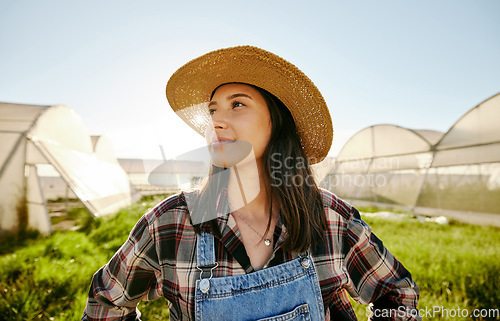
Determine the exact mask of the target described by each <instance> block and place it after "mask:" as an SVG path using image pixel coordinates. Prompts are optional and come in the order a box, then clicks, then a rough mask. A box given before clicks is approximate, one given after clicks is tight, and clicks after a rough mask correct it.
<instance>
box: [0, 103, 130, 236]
mask: <svg viewBox="0 0 500 321" xmlns="http://www.w3.org/2000/svg"><path fill="white" fill-rule="evenodd" d="M103 144H104V145H106V144H105V143H103ZM98 145H99V144H98V142H97V141H96V151H97V153H95V152H94V146H93V144H92V140H91V138H90V136H89V135H88V134H87V131H86V129H85V126H84V124H83V122H82V119H81V118H80V116H79V115H77V114H76V113H75V112H74V111H73V110H72V109H70V108H69V107H66V106H64V105H56V106H34V105H21V104H11V103H0V193H1V195H2V197H1V199H0V234H3V233H5V232H12V231H16V230H18V229H19V227H20V226H25V227H27V228H32V229H37V230H39V231H41V232H42V233H49V232H50V231H51V224H50V218H49V215H48V211H47V206H46V198H45V196H44V194H43V190H42V185H41V182H40V177H39V175H38V167H39V166H43V165H41V164H50V165H52V166H53V167H54V168H55V170H56V171H57V172H58V173H59V174H60V176H61V177H62V179H63V180H64V181H65V182H66V184H67V185H68V186H69V187H70V188H71V190H72V192H73V193H74V194H75V195H76V196H77V197H78V198H79V199H80V200H81V201H82V202H83V204H84V205H85V206H86V207H87V208H88V209H89V210H90V211H91V212H92V213H93V214H94V215H96V216H101V215H106V214H110V213H113V212H115V211H116V210H118V209H120V208H122V207H124V206H127V205H129V204H131V190H130V186H129V181H128V178H127V175H126V173H125V172H124V171H123V169H122V168H121V167H120V166H119V164H118V162H117V161H116V158H114V155H112V154H109V151H108V152H106V151H107V150H108V149H107V148H100V147H99V146H98ZM104 147H106V146H104ZM113 158H114V159H113Z"/></svg>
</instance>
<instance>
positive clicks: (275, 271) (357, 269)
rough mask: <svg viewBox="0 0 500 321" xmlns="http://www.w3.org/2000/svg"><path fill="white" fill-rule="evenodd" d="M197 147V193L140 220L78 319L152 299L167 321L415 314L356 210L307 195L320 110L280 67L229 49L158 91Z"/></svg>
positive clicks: (129, 313)
mask: <svg viewBox="0 0 500 321" xmlns="http://www.w3.org/2000/svg"><path fill="white" fill-rule="evenodd" d="M167 98H168V101H169V104H170V106H171V107H172V109H173V110H174V111H175V112H176V113H177V114H178V115H179V116H180V117H181V118H182V119H183V120H184V121H185V122H186V123H187V124H188V125H190V126H191V127H192V128H193V129H195V130H196V131H197V132H199V133H200V134H202V135H205V137H206V139H207V145H208V148H209V151H210V155H211V159H212V168H211V170H210V174H209V177H208V179H207V181H206V182H205V184H204V186H203V187H202V188H200V189H199V190H196V191H191V192H182V193H179V194H177V195H173V196H171V197H169V198H167V199H165V200H164V201H162V202H161V203H160V204H158V205H157V206H156V207H155V208H154V209H152V210H151V211H150V212H148V213H146V215H144V216H143V218H142V219H141V220H140V221H139V222H138V223H137V225H136V226H135V227H134V229H133V230H132V232H131V234H130V236H129V238H128V240H127V241H126V242H125V244H124V245H123V246H122V247H121V248H120V250H119V251H118V252H117V253H116V254H115V255H114V256H113V258H112V259H111V260H110V262H109V263H108V264H106V265H105V266H104V267H103V268H101V269H100V270H99V271H98V272H97V273H96V274H95V275H94V278H93V282H92V284H91V289H90V292H89V299H88V302H87V306H86V309H85V312H84V316H83V320H115V319H117V320H125V319H126V320H129V319H136V318H137V319H138V318H139V317H138V316H139V315H140V314H139V311H137V309H136V306H137V303H138V302H139V301H140V300H151V299H155V298H158V297H160V296H164V297H166V298H167V299H168V302H169V308H170V319H171V320H325V319H326V320H355V319H356V316H355V314H354V312H353V310H352V307H351V305H350V302H349V298H348V296H347V294H350V295H351V297H352V298H353V299H354V300H356V301H358V302H361V303H364V304H368V303H373V307H372V311H373V313H372V316H373V317H374V318H375V319H377V317H379V318H385V319H405V320H407V319H415V318H418V315H416V314H415V311H416V310H415V309H416V305H417V300H418V287H417V285H416V284H415V283H414V282H413V280H412V278H411V275H410V273H409V272H408V271H407V270H406V269H405V268H404V267H403V265H402V264H401V263H400V262H398V261H397V260H396V259H395V258H394V257H393V256H392V255H391V253H389V252H388V251H387V250H386V249H385V247H384V246H383V244H382V242H381V241H380V240H379V239H377V237H376V236H375V235H374V234H372V233H371V230H370V227H369V226H368V225H366V223H364V222H363V221H362V220H361V218H360V216H359V213H358V211H357V210H356V209H355V208H353V207H351V206H350V205H348V204H346V203H345V202H343V201H342V200H340V199H339V198H337V197H336V196H335V195H334V194H332V193H331V192H329V191H326V190H323V189H320V188H318V187H317V185H316V183H315V181H314V179H313V176H312V173H311V169H310V164H314V163H317V162H320V161H321V160H323V159H324V158H325V157H326V155H327V153H328V151H329V149H330V145H331V142H332V137H333V128H332V121H331V118H330V114H329V111H328V108H327V106H326V103H325V101H324V99H323V97H322V95H321V93H320V92H319V91H318V89H317V88H316V86H315V85H314V84H313V83H312V81H311V80H310V79H309V78H308V77H307V76H305V75H304V74H303V73H302V72H301V71H300V70H299V69H298V68H296V67H295V66H294V65H292V64H291V63H289V62H288V61H286V60H284V59H282V58H280V57H278V56H276V55H274V54H272V53H270V52H267V51H265V50H262V49H259V48H256V47H250V46H241V47H233V48H226V49H221V50H217V51H213V52H210V53H208V54H205V55H203V56H201V57H199V58H196V59H194V60H192V61H190V62H188V63H187V64H186V65H184V66H183V67H181V68H180V69H179V70H177V71H176V72H175V73H174V74H173V75H172V77H171V78H170V80H169V81H168V84H167Z"/></svg>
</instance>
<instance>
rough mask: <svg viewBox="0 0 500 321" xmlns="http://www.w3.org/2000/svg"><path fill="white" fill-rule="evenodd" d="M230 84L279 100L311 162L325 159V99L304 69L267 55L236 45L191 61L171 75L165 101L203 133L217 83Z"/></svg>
mask: <svg viewBox="0 0 500 321" xmlns="http://www.w3.org/2000/svg"><path fill="white" fill-rule="evenodd" d="M234 82H237V83H246V84H250V85H254V86H257V87H260V88H263V89H265V90H267V91H268V92H270V93H271V94H273V95H275V96H276V97H278V98H279V99H280V100H281V101H282V102H283V103H284V104H285V106H286V107H287V108H288V109H289V110H290V112H291V114H292V116H293V119H294V120H295V124H296V126H297V131H298V133H299V136H300V139H301V142H302V147H303V148H304V152H305V154H306V156H307V157H308V158H310V161H311V163H313V164H314V163H317V162H320V161H322V160H323V159H324V158H325V157H326V155H327V154H328V151H329V150H330V146H331V144H332V139H333V126H332V119H331V117H330V113H329V111H328V107H327V106H326V102H325V100H324V99H323V96H322V95H321V93H320V92H319V90H318V88H317V87H316V86H315V85H314V83H313V82H312V81H311V80H310V79H309V78H308V77H307V76H306V75H305V74H304V73H303V72H302V71H300V70H299V69H298V68H297V67H295V66H294V65H293V64H291V63H290V62H288V61H286V60H284V59H283V58H281V57H279V56H277V55H275V54H273V53H271V52H269V51H265V50H262V49H260V48H257V47H252V46H239V47H231V48H225V49H220V50H215V51H212V52H209V53H207V54H205V55H203V56H201V57H198V58H196V59H193V60H191V61H190V62H188V63H187V64H185V65H184V66H182V67H181V68H179V69H178V70H177V71H176V72H175V73H174V74H173V75H172V77H170V79H169V81H168V83H167V90H166V91H167V99H168V102H169V104H170V107H171V108H172V109H173V110H174V111H175V112H176V113H177V114H178V115H179V116H180V117H181V118H182V119H183V120H184V121H185V122H186V123H187V124H188V125H189V126H191V127H192V128H193V129H194V130H196V131H197V132H198V133H200V134H201V135H204V131H205V127H206V126H207V125H208V119H209V115H208V107H207V105H208V103H209V102H210V95H211V93H212V92H213V90H214V89H215V88H217V87H218V86H220V85H223V84H226V83H234Z"/></svg>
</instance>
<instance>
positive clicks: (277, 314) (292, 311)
mask: <svg viewBox="0 0 500 321" xmlns="http://www.w3.org/2000/svg"><path fill="white" fill-rule="evenodd" d="M197 260H198V269H200V270H201V271H202V272H201V274H200V279H199V280H197V281H196V295H195V318H196V320H197V321H207V320H210V321H213V320H217V321H224V320H228V321H235V320H238V321H239V320H243V321H244V320H260V321H264V320H265V321H271V320H275V321H278V320H279V321H284V320H312V321H319V320H325V315H324V311H323V299H322V296H321V290H320V287H319V282H318V277H317V275H316V271H315V268H314V264H313V261H312V259H311V257H310V256H309V255H307V256H299V257H297V258H296V259H294V260H292V261H289V262H286V263H283V264H280V265H277V266H273V267H269V268H266V269H263V270H260V271H256V272H253V273H250V274H243V275H235V276H228V277H221V278H212V275H213V273H212V272H213V270H214V269H216V268H217V266H218V264H217V262H215V250H214V236H213V235H212V234H210V233H206V232H202V233H201V235H198V239H197Z"/></svg>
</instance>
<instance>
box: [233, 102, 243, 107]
mask: <svg viewBox="0 0 500 321" xmlns="http://www.w3.org/2000/svg"><path fill="white" fill-rule="evenodd" d="M243 106H245V105H244V104H243V103H240V102H239V101H234V102H233V108H236V107H243Z"/></svg>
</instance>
